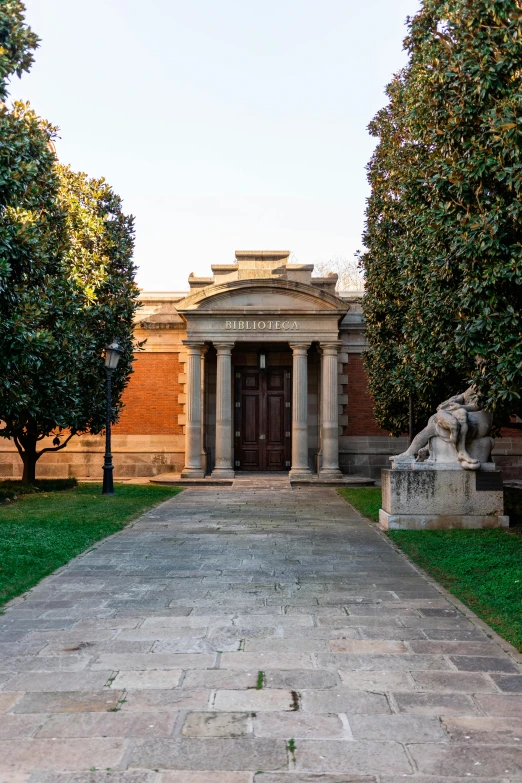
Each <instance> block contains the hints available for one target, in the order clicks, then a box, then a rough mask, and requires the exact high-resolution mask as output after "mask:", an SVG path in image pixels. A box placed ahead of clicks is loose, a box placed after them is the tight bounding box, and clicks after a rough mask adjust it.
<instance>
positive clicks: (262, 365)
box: [259, 353, 266, 370]
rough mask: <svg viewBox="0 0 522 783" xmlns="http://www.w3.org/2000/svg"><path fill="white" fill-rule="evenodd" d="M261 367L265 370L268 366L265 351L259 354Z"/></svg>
mask: <svg viewBox="0 0 522 783" xmlns="http://www.w3.org/2000/svg"><path fill="white" fill-rule="evenodd" d="M259 368H260V369H261V370H264V369H265V368H266V356H265V354H264V353H260V354H259Z"/></svg>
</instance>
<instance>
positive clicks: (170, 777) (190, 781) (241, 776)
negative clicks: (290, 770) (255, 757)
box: [158, 769, 290, 783]
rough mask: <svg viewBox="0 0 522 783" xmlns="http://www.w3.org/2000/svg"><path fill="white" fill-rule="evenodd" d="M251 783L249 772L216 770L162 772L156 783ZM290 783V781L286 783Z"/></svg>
mask: <svg viewBox="0 0 522 783" xmlns="http://www.w3.org/2000/svg"><path fill="white" fill-rule="evenodd" d="M210 781H211V783H252V773H251V772H216V770H212V771H211V770H208V769H207V770H203V771H202V772H189V771H188V770H183V772H162V773H161V774H160V775H159V777H158V783H210ZM286 783H290V781H288V780H287V781H286Z"/></svg>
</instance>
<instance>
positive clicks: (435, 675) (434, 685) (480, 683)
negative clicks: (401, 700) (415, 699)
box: [412, 672, 496, 693]
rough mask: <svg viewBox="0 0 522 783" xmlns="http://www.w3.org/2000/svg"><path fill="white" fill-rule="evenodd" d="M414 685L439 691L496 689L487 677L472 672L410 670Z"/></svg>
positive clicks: (466, 691) (476, 691)
mask: <svg viewBox="0 0 522 783" xmlns="http://www.w3.org/2000/svg"><path fill="white" fill-rule="evenodd" d="M412 677H413V679H414V680H415V684H416V686H417V687H418V688H419V689H421V690H424V691H438V692H439V693H458V692H461V693H491V692H492V691H496V688H495V686H494V685H493V684H492V683H491V681H490V680H489V678H488V677H485V676H484V675H483V674H480V673H477V674H475V673H474V672H473V673H472V672H412Z"/></svg>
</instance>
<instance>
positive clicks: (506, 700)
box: [475, 693, 522, 718]
mask: <svg viewBox="0 0 522 783" xmlns="http://www.w3.org/2000/svg"><path fill="white" fill-rule="evenodd" d="M475 701H476V702H477V703H478V704H479V706H480V707H481V708H482V709H483V710H484V712H485V713H486V714H488V715H497V716H500V717H502V716H504V717H506V718H511V717H512V718H517V717H519V716H520V715H522V695H520V696H515V695H505V694H496V693H491V694H490V693H487V694H486V693H478V694H477V695H476V696H475Z"/></svg>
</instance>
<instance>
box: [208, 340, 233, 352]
mask: <svg viewBox="0 0 522 783" xmlns="http://www.w3.org/2000/svg"><path fill="white" fill-rule="evenodd" d="M212 345H213V346H214V348H215V349H216V351H217V352H218V354H225V355H228V354H230V353H231V352H232V349H233V347H234V346H235V343H234V342H215V341H212Z"/></svg>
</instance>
